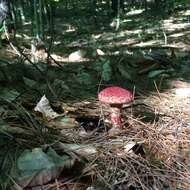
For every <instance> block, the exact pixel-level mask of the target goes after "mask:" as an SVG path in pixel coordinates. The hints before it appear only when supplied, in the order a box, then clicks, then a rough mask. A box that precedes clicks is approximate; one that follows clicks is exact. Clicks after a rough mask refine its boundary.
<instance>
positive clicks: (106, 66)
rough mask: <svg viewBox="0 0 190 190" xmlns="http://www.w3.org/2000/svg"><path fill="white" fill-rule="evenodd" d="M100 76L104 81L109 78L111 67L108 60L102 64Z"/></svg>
mask: <svg viewBox="0 0 190 190" xmlns="http://www.w3.org/2000/svg"><path fill="white" fill-rule="evenodd" d="M102 69H103V71H102V78H103V80H105V81H109V80H111V75H112V69H111V66H110V62H109V60H108V61H106V62H105V63H104V64H103V68H102Z"/></svg>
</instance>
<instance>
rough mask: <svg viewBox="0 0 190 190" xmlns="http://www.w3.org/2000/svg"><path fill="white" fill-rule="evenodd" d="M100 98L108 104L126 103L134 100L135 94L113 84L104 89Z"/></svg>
mask: <svg viewBox="0 0 190 190" xmlns="http://www.w3.org/2000/svg"><path fill="white" fill-rule="evenodd" d="M98 98H99V100H100V101H101V102H103V103H106V104H124V103H128V102H131V101H132V100H133V95H132V93H131V92H130V91H128V90H126V89H123V88H120V87H117V86H113V87H108V88H106V89H104V90H102V91H101V92H100V93H99V95H98Z"/></svg>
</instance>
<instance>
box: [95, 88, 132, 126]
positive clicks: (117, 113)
mask: <svg viewBox="0 0 190 190" xmlns="http://www.w3.org/2000/svg"><path fill="white" fill-rule="evenodd" d="M98 99H99V101H100V102H102V103H105V104H109V105H110V107H111V110H110V111H111V114H110V119H111V123H112V125H113V126H114V127H117V128H120V129H122V128H123V124H122V121H121V108H122V105H123V104H125V103H129V102H131V101H132V100H133V95H132V93H131V92H130V91H128V90H126V89H123V88H120V87H117V86H113V87H108V88H105V89H104V90H102V91H101V92H100V93H99V94H98Z"/></svg>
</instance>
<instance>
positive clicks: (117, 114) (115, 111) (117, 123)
mask: <svg viewBox="0 0 190 190" xmlns="http://www.w3.org/2000/svg"><path fill="white" fill-rule="evenodd" d="M110 118H111V122H112V125H113V126H114V127H117V128H120V129H122V128H123V125H122V121H121V109H120V108H118V107H111V114H110Z"/></svg>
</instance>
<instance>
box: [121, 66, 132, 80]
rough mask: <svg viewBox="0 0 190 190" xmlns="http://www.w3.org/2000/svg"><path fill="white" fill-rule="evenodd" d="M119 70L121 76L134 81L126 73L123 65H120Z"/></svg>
mask: <svg viewBox="0 0 190 190" xmlns="http://www.w3.org/2000/svg"><path fill="white" fill-rule="evenodd" d="M118 70H119V72H120V73H121V76H123V77H125V78H126V79H128V80H132V77H131V75H130V74H129V72H127V71H126V69H125V68H124V66H123V65H118Z"/></svg>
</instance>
